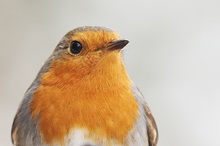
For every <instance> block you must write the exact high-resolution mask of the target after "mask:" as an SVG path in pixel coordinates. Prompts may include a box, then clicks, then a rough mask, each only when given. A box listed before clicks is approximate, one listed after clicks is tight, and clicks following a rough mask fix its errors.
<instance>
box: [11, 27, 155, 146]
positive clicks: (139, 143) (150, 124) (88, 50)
mask: <svg viewBox="0 0 220 146" xmlns="http://www.w3.org/2000/svg"><path fill="white" fill-rule="evenodd" d="M127 43H128V41H126V40H121V39H120V36H119V35H118V34H117V33H115V32H113V31H112V30H110V29H107V28H103V27H80V28H77V29H74V30H72V31H70V32H69V33H67V34H66V35H65V36H64V37H63V39H62V40H61V41H60V43H59V44H58V45H57V47H56V49H55V51H54V52H53V54H52V55H51V56H50V57H49V59H48V60H47V61H46V62H45V64H44V65H43V67H42V69H41V70H40V72H39V73H38V75H37V77H36V79H35V80H34V82H33V83H32V85H31V86H30V87H29V89H28V90H27V92H26V93H25V96H24V99H23V101H22V103H21V105H20V107H19V109H18V112H17V114H16V117H15V119H14V123H13V126H12V141H13V143H14V145H16V146H41V145H42V146H89V145H91V146H111V145H113V146H114V145H116V146H117V145H118V146H156V143H157V128H156V124H155V121H154V118H153V116H152V114H151V111H150V109H149V108H148V106H147V104H146V102H145V99H144V97H143V96H142V95H141V94H140V92H139V91H138V89H137V88H136V87H135V86H134V84H133V83H132V81H131V80H130V78H129V76H128V74H127V72H126V69H125V66H124V63H123V60H122V55H121V49H122V48H123V47H124V46H125V45H126V44H127Z"/></svg>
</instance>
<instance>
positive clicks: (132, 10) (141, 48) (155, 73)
mask: <svg viewBox="0 0 220 146" xmlns="http://www.w3.org/2000/svg"><path fill="white" fill-rule="evenodd" d="M0 2H1V4H0V32H1V33H0V45H1V47H0V145H1V146H11V145H12V144H11V139H10V131H11V125H12V122H13V118H14V116H15V113H16V110H17V108H18V105H19V104H20V102H21V100H22V98H23V94H24V93H25V91H26V89H27V88H28V87H29V85H30V84H31V82H32V81H33V80H34V78H35V76H36V74H37V72H38V71H39V69H40V67H41V66H42V64H43V62H44V61H45V60H46V59H47V58H48V57H49V55H50V54H51V53H52V51H53V50H54V48H55V46H56V45H57V43H58V42H59V41H60V39H61V38H62V37H63V35H64V34H66V33H67V32H68V31H69V30H71V29H73V28H75V27H78V26H85V25H97V26H105V27H109V28H111V29H113V30H115V31H116V32H118V33H119V34H121V36H122V37H123V38H126V39H128V40H129V41H130V43H129V45H127V46H126V48H125V50H124V60H125V63H126V66H127V70H128V72H129V75H130V76H131V78H132V79H133V81H134V82H135V83H136V85H137V86H138V87H139V88H140V89H141V91H142V92H143V94H144V95H145V97H146V98H147V101H148V104H149V105H150V107H151V109H152V111H153V113H154V115H155V118H156V120H157V124H158V128H159V136H160V137H159V146H207V145H210V146H219V145H220V141H219V136H220V114H219V111H220V57H219V56H220V1H219V0H166V1H164V0H155V1H152V0H135V1H128V0H111V1H102V0H92V1H89V0H81V1H74V0H63V1H57V0H47V1H44V0H38V1H28V0H19V1H17V0H8V1H6V0H5V1H4V0H1V1H0Z"/></svg>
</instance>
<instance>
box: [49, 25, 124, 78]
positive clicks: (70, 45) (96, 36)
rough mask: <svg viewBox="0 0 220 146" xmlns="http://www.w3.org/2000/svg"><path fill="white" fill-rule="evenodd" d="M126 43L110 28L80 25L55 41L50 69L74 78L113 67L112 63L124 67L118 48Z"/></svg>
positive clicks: (57, 73)
mask: <svg viewBox="0 0 220 146" xmlns="http://www.w3.org/2000/svg"><path fill="white" fill-rule="evenodd" d="M127 44H128V41H127V40H122V39H120V36H119V35H118V34H117V33H115V32H114V31H112V30H110V29H107V28H103V27H88V26H87V27H79V28H76V29H74V30H72V31H70V32H68V33H67V34H66V35H65V36H64V37H63V39H62V40H61V41H60V42H59V43H58V45H57V47H56V49H55V50H54V52H53V54H52V56H51V57H50V60H51V64H50V68H51V69H53V70H54V72H55V74H56V75H60V76H62V75H63V78H65V74H69V73H71V74H72V77H73V78H75V79H81V78H83V77H85V76H86V75H88V74H90V73H91V72H96V74H97V72H102V70H103V69H104V68H105V69H107V68H111V69H114V68H115V67H113V66H123V62H122V56H121V49H122V48H123V47H124V46H126V45H127ZM112 65H113V66H112ZM97 70H98V71H97ZM112 71H113V70H112ZM68 80H69V79H68Z"/></svg>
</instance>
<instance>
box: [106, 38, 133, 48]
mask: <svg viewBox="0 0 220 146" xmlns="http://www.w3.org/2000/svg"><path fill="white" fill-rule="evenodd" d="M128 43H129V41H128V40H113V41H111V42H109V43H108V44H107V45H106V49H107V50H120V49H122V48H124V46H126V45H127V44H128Z"/></svg>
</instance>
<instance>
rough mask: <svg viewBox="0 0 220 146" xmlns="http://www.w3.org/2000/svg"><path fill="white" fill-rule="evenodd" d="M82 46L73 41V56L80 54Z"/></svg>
mask: <svg viewBox="0 0 220 146" xmlns="http://www.w3.org/2000/svg"><path fill="white" fill-rule="evenodd" d="M82 48H83V47H82V45H81V43H80V42H78V41H72V42H71V44H70V53H71V54H79V53H80V51H81V50H82Z"/></svg>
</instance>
